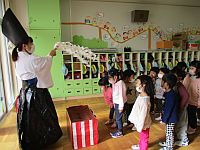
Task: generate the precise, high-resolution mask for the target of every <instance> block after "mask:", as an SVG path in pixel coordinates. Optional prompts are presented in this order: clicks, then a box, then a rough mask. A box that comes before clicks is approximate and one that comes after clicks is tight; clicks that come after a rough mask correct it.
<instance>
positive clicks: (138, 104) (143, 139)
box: [129, 75, 154, 150]
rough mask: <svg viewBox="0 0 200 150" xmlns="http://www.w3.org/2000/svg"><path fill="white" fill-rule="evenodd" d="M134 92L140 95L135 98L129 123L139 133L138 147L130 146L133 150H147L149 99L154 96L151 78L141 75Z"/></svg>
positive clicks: (149, 118)
mask: <svg viewBox="0 0 200 150" xmlns="http://www.w3.org/2000/svg"><path fill="white" fill-rule="evenodd" d="M136 90H137V91H138V92H139V93H140V94H139V96H138V97H137V99H136V101H135V104H134V106H133V109H132V111H131V114H130V116H129V121H130V122H132V123H133V124H134V125H135V127H136V129H137V131H138V132H139V133H140V140H139V145H132V147H131V148H132V149H133V150H147V149H148V141H149V129H150V125H151V122H152V121H151V116H150V107H151V103H150V97H151V96H152V95H154V84H153V82H152V79H151V77H149V76H147V75H141V76H139V77H138V78H137V80H136Z"/></svg>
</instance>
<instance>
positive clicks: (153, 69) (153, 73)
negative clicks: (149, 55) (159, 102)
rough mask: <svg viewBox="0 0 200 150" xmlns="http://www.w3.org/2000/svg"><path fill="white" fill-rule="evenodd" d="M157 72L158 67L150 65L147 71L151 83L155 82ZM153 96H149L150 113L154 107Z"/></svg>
mask: <svg viewBox="0 0 200 150" xmlns="http://www.w3.org/2000/svg"><path fill="white" fill-rule="evenodd" d="M158 72H159V68H158V67H152V68H151V70H150V73H149V76H150V77H151V79H152V81H153V84H154V85H155V84H156V79H157V78H158ZM154 99H155V98H154V96H153V97H151V98H150V101H151V110H150V111H151V113H152V114H154V111H155V110H154V109H155V105H154V103H155V102H154Z"/></svg>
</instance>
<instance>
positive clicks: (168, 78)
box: [162, 73, 177, 89]
mask: <svg viewBox="0 0 200 150" xmlns="http://www.w3.org/2000/svg"><path fill="white" fill-rule="evenodd" d="M162 81H163V82H164V83H167V84H168V85H169V88H170V89H172V88H173V87H174V86H175V85H176V83H177V77H176V76H175V75H174V74H172V73H169V74H165V75H164V76H163V78H162Z"/></svg>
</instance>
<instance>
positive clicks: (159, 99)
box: [155, 68, 169, 121]
mask: <svg viewBox="0 0 200 150" xmlns="http://www.w3.org/2000/svg"><path fill="white" fill-rule="evenodd" d="M167 73H169V69H167V68H161V69H160V70H159V73H158V78H157V79H156V83H155V103H156V109H157V113H158V117H156V118H155V120H156V121H161V115H162V105H163V99H164V97H163V94H164V90H163V88H162V86H161V80H162V77H163V76H164V75H165V74H167Z"/></svg>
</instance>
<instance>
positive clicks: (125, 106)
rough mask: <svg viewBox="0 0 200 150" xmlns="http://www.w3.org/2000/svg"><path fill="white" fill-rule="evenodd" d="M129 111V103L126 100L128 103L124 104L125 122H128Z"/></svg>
mask: <svg viewBox="0 0 200 150" xmlns="http://www.w3.org/2000/svg"><path fill="white" fill-rule="evenodd" d="M127 111H128V103H127V102H126V103H125V104H124V110H123V114H124V123H128V115H127Z"/></svg>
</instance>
